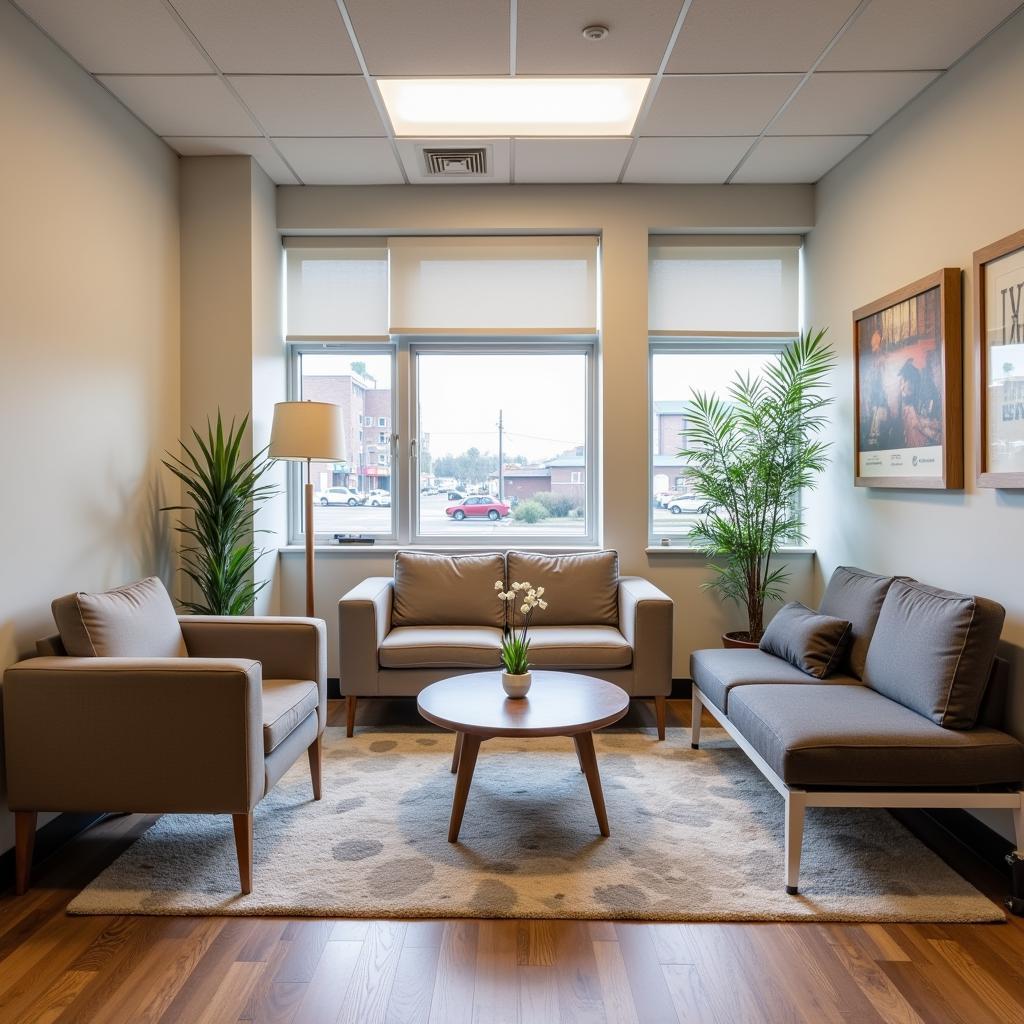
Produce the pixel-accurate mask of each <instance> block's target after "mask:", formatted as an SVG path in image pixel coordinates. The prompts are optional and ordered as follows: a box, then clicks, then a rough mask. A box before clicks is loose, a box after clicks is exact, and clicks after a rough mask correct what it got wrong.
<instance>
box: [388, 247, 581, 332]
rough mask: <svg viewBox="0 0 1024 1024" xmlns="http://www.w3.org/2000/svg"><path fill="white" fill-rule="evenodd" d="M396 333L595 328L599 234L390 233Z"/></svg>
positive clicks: (393, 311)
mask: <svg viewBox="0 0 1024 1024" xmlns="http://www.w3.org/2000/svg"><path fill="white" fill-rule="evenodd" d="M389 247H390V253H391V313H390V328H391V333H392V334H438V333H452V334H458V333H462V334H466V333H472V334H501V333H531V334H552V333H554V334H592V333H594V332H595V331H596V330H597V239H596V238H582V237H581V238H567V237H557V238H556V237H530V238H392V239H391V240H390V241H389Z"/></svg>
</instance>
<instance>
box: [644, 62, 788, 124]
mask: <svg viewBox="0 0 1024 1024" xmlns="http://www.w3.org/2000/svg"><path fill="white" fill-rule="evenodd" d="M799 81H800V76H799V75H683V76H666V77H665V78H663V79H662V80H661V85H660V87H659V89H658V92H657V95H656V96H655V97H654V103H653V104H652V105H651V110H650V113H649V114H648V115H647V119H646V120H645V121H644V123H643V124H642V125H641V126H640V134H641V135H644V136H648V135H757V134H758V133H760V132H761V131H762V130H763V128H764V126H765V125H766V124H767V123H768V121H769V120H770V119H771V118H772V117H773V116H774V115H775V113H776V112H777V111H778V109H779V107H781V106H782V104H783V103H784V102H785V100H786V97H787V96H789V94H790V93H791V92H792V91H793V89H794V88H795V87H796V85H797V83H798V82H799Z"/></svg>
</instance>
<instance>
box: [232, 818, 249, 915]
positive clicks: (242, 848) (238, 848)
mask: <svg viewBox="0 0 1024 1024" xmlns="http://www.w3.org/2000/svg"><path fill="white" fill-rule="evenodd" d="M231 824H232V826H233V828H234V830H235V853H236V854H237V855H238V880H239V881H240V882H241V883H242V895H243V896H248V895H249V893H251V892H252V812H251V811H250V812H249V813H248V814H232V815H231Z"/></svg>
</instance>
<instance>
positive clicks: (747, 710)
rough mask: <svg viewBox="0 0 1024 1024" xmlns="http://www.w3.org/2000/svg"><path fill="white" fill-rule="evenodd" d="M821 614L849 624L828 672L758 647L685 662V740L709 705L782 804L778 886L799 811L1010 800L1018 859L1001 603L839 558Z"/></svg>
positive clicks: (1019, 820) (696, 733)
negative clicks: (688, 726) (688, 689)
mask: <svg viewBox="0 0 1024 1024" xmlns="http://www.w3.org/2000/svg"><path fill="white" fill-rule="evenodd" d="M819 613H820V614H822V615H827V616H831V617H833V618H834V619H841V620H845V621H846V622H849V623H850V628H849V631H848V633H847V637H846V639H847V641H848V646H846V648H845V651H846V653H845V656H843V657H842V660H840V661H839V662H838V666H837V670H836V671H835V672H834V674H831V675H829V676H827V677H825V678H816V677H815V676H813V675H809V674H807V673H806V672H804V671H803V670H802V669H801V668H797V667H795V666H794V665H793V664H790V662H789V661H787V660H784V659H783V658H781V657H777V656H776V655H775V654H771V653H768V652H767V651H765V650H724V649H712V650H701V651H695V652H694V653H693V655H692V656H691V659H690V674H691V676H692V678H693V720H692V730H693V731H692V737H691V742H692V745H693V746H694V748H696V747H698V745H699V743H700V726H701V710H702V708H706V709H707V710H708V711H709V712H710V714H711V715H712V717H713V718H715V719H716V720H717V721H718V722H719V723H720V724H721V725H722V727H723V728H724V729H725V730H726V731H727V732H728V733H729V735H730V736H731V737H732V738H733V739H734V740H735V741H736V742H737V743H738V744H739V746H740V747H741V748H742V749H743V750H744V751H745V752H746V754H747V755H748V756H749V757H750V759H751V761H753V763H754V764H755V765H756V766H757V768H758V769H759V770H760V771H761V773H762V774H763V775H764V776H765V778H767V779H768V781H769V782H771V784H772V785H773V786H774V787H775V788H776V789H777V790H778V792H779V793H780V794H781V795H782V797H783V798H784V800H785V805H786V829H785V845H786V891H787V892H789V893H793V894H795V893H796V892H797V891H798V886H799V873H800V851H801V843H802V837H803V824H804V812H805V810H806V808H808V807H890V808H898V807H903V808H907V807H917V808H939V807H959V808H1008V809H1010V810H1012V811H1013V814H1014V822H1015V826H1016V847H1017V851H1016V854H1015V855H1014V856H1015V857H1017V858H1019V857H1022V856H1024V792H1022V787H1024V781H1022V780H1024V745H1022V744H1021V743H1020V742H1019V741H1018V740H1017V739H1015V738H1014V737H1012V736H1010V735H1008V734H1007V733H1006V732H1004V731H1002V728H1001V727H1002V724H1003V723H1002V716H1003V704H1004V697H1005V691H1006V671H1005V669H1006V666H1005V664H1004V663H1003V662H1002V661H1001V660H1000V659H998V658H996V656H995V651H996V644H997V642H998V639H999V633H1000V630H1001V629H1002V624H1003V618H1004V611H1003V609H1002V607H1001V606H999V605H998V604H996V603H995V602H993V601H988V600H986V599H985V598H981V597H971V596H969V595H964V594H955V593H952V592H951V591H945V590H938V589H937V588H934V587H928V586H926V585H924V584H921V583H918V582H917V581H915V580H910V579H908V578H906V577H891V576H879V575H876V574H874V573H870V572H865V571H864V570H861V569H855V568H852V567H848V566H842V567H840V568H838V569H837V570H836V571H835V573H834V574H833V576H832V578H831V580H830V582H829V585H828V588H827V590H826V592H825V595H824V598H823V600H822V604H821V608H820V609H819Z"/></svg>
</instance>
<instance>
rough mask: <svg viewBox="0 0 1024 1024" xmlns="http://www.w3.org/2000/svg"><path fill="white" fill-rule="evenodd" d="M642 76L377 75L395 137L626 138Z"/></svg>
mask: <svg viewBox="0 0 1024 1024" xmlns="http://www.w3.org/2000/svg"><path fill="white" fill-rule="evenodd" d="M649 84H650V79H649V78H383V79H378V80H377V85H378V86H379V87H380V92H381V96H382V97H383V98H384V105H385V107H386V108H387V111H388V115H389V116H390V117H391V124H392V125H393V126H394V129H395V134H396V135H398V136H416V137H419V138H424V137H432V138H445V137H454V138H467V137H473V136H490V135H562V136H565V135H629V134H630V133H631V132H632V131H633V125H634V124H635V123H636V118H637V114H638V113H639V112H640V105H641V104H642V103H643V101H644V96H645V95H646V93H647V87H648V85H649Z"/></svg>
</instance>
